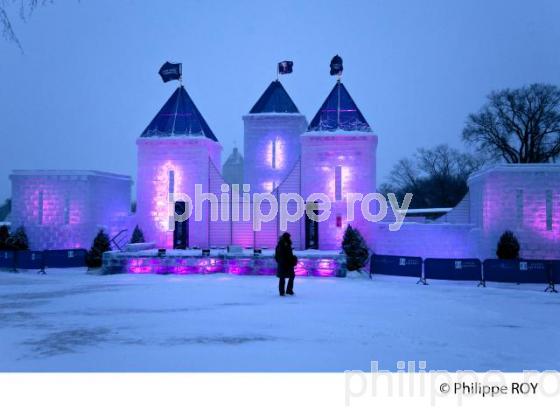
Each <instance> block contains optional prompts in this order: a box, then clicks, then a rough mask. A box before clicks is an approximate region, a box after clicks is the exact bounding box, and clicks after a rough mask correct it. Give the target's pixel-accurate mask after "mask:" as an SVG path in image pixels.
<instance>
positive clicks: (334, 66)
mask: <svg viewBox="0 0 560 410" xmlns="http://www.w3.org/2000/svg"><path fill="white" fill-rule="evenodd" d="M331 75H342V58H341V57H340V56H339V55H338V54H337V55H335V56H334V57H333V58H332V60H331Z"/></svg>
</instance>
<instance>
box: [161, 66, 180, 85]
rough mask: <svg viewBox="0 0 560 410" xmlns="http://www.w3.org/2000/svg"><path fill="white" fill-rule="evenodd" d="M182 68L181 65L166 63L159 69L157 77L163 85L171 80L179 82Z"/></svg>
mask: <svg viewBox="0 0 560 410" xmlns="http://www.w3.org/2000/svg"><path fill="white" fill-rule="evenodd" d="M182 71H183V67H182V64H181V63H176V64H174V63H170V62H169V61H167V62H166V63H165V64H164V65H162V66H161V68H160V69H159V75H161V79H162V80H163V82H164V83H166V82H168V81H171V80H180V79H181V75H182Z"/></svg>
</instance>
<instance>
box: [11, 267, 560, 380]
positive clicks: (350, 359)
mask: <svg viewBox="0 0 560 410" xmlns="http://www.w3.org/2000/svg"><path fill="white" fill-rule="evenodd" d="M276 285H277V282H276V278H274V277H249V276H247V277H238V276H230V275H224V274H217V275H207V276H199V275H193V276H157V275H113V276H95V275H87V274H85V270H82V269H79V270H76V269H69V270H50V271H49V274H48V275H46V276H40V275H37V274H35V273H34V272H28V273H10V272H0V352H1V354H0V371H343V370H348V369H362V370H368V369H369V367H370V361H372V360H377V361H379V363H380V368H381V369H385V370H393V371H394V370H396V363H397V361H399V360H414V361H419V360H426V361H427V366H428V369H440V370H444V369H445V370H459V369H469V370H478V371H482V370H488V369H498V370H505V371H520V370H523V369H535V370H546V369H556V370H558V369H559V368H560V367H559V365H560V349H558V345H559V343H560V327H559V326H558V324H559V315H558V313H559V312H560V296H559V295H558V294H550V293H544V292H543V291H542V290H543V286H541V285H536V286H532V285H524V286H517V285H501V286H500V287H497V285H493V284H490V285H489V287H488V288H485V289H483V288H476V286H475V285H474V284H473V283H451V282H444V281H440V282H437V281H432V282H431V284H430V285H429V286H422V285H416V284H415V280H414V279H412V278H395V277H389V276H376V277H374V279H373V280H371V281H369V280H359V279H355V280H352V279H340V278H296V287H295V291H296V296H295V297H288V296H286V297H284V298H281V297H279V296H278V295H277V291H276Z"/></svg>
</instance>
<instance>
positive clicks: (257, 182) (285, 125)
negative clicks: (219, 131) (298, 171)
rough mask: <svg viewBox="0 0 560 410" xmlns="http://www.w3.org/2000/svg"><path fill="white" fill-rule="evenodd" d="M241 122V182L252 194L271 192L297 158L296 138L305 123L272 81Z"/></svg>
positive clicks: (303, 129)
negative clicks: (242, 126) (242, 137)
mask: <svg viewBox="0 0 560 410" xmlns="http://www.w3.org/2000/svg"><path fill="white" fill-rule="evenodd" d="M243 121H244V123H245V133H244V151H245V168H244V183H246V184H250V185H251V190H252V191H253V192H271V191H272V190H274V189H275V188H276V187H278V185H280V184H281V183H282V181H283V180H284V179H285V178H286V177H287V176H288V174H289V173H290V171H291V170H292V169H293V167H294V166H295V164H296V163H297V161H298V159H299V156H300V143H299V137H300V135H301V134H302V133H303V132H305V130H306V128H307V120H306V118H305V116H304V115H302V114H300V112H299V110H298V108H297V107H296V105H295V104H294V102H293V101H292V99H291V98H290V96H289V95H288V93H287V92H286V90H285V88H284V87H283V86H282V83H280V81H279V80H275V81H273V82H272V83H270V85H269V86H268V88H267V89H266V90H265V92H264V93H263V94H262V95H261V97H260V98H259V99H258V101H257V102H256V103H255V105H254V106H253V108H252V109H251V111H250V112H249V114H247V115H245V116H243Z"/></svg>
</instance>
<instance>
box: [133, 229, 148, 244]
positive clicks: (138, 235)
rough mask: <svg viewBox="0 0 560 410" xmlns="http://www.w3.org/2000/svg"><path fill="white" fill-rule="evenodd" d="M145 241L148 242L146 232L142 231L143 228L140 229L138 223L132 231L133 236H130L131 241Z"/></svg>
mask: <svg viewBox="0 0 560 410" xmlns="http://www.w3.org/2000/svg"><path fill="white" fill-rule="evenodd" d="M144 242H146V241H145V239H144V232H142V229H140V228H139V227H138V225H136V227H135V228H134V231H133V232H132V238H130V243H144Z"/></svg>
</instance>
